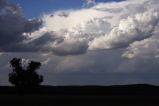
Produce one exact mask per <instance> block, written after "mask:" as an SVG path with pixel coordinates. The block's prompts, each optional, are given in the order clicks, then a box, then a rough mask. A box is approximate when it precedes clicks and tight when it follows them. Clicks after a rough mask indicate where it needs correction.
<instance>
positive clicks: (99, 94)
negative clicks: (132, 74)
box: [0, 84, 159, 106]
mask: <svg viewBox="0 0 159 106" xmlns="http://www.w3.org/2000/svg"><path fill="white" fill-rule="evenodd" d="M23 92H24V93H23V95H21V94H19V92H18V91H17V89H16V87H12V86H1V87H0V103H2V104H5V105H13V104H15V105H16V106H21V105H23V106H28V105H31V106H32V105H34V106H52V105H69V106H70V105H71V106H81V105H91V106H100V105H103V104H104V105H108V106H117V105H119V104H120V105H122V106H159V86H153V85H148V84H134V85H113V86H37V87H34V88H29V87H25V88H24V89H23Z"/></svg>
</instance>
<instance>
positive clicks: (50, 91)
mask: <svg viewBox="0 0 159 106" xmlns="http://www.w3.org/2000/svg"><path fill="white" fill-rule="evenodd" d="M21 92H22V93H23V94H42V95H158V96H159V86H154V85H148V84H133V85H112V86H46V85H45V86H39V87H34V88H29V87H23V88H20V89H17V88H15V87H12V86H0V94H17V93H21Z"/></svg>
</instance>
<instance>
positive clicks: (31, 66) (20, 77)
mask: <svg viewBox="0 0 159 106" xmlns="http://www.w3.org/2000/svg"><path fill="white" fill-rule="evenodd" d="M10 64H11V67H12V68H13V71H12V72H11V73H9V82H10V83H11V84H13V85H15V86H18V87H33V86H39V85H40V84H41V83H42V81H43V76H42V75H39V74H37V72H36V71H35V70H37V69H39V68H40V66H41V63H40V62H35V61H31V62H30V63H28V66H27V68H26V69H24V68H23V67H22V59H21V58H13V59H12V60H11V61H10Z"/></svg>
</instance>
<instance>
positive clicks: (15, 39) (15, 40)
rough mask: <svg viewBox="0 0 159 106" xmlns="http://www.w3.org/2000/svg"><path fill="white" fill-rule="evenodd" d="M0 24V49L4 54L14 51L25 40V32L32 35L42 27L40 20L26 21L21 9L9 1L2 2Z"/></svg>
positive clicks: (2, 0) (3, 0)
mask: <svg viewBox="0 0 159 106" xmlns="http://www.w3.org/2000/svg"><path fill="white" fill-rule="evenodd" d="M0 23H1V24H0V37H1V40H0V49H1V51H2V52H3V51H4V52H7V51H14V49H15V48H18V46H20V45H21V43H22V41H23V40H24V39H25V37H24V36H23V35H22V34H23V33H24V32H25V33H31V32H32V31H34V30H37V29H38V28H39V26H40V25H41V21H40V20H36V19H34V20H28V19H26V18H25V17H24V16H23V14H22V12H21V8H20V7H19V6H17V5H14V4H11V3H9V2H8V1H7V0H1V1H0ZM11 47H13V48H14V49H12V48H11ZM15 51H16V49H15Z"/></svg>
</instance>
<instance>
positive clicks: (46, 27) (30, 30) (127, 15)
mask: <svg viewBox="0 0 159 106" xmlns="http://www.w3.org/2000/svg"><path fill="white" fill-rule="evenodd" d="M86 1H87V2H86V3H89V4H90V3H93V4H94V5H93V6H91V7H87V8H81V9H76V10H71V9H68V10H59V11H54V12H52V13H48V14H44V15H43V16H42V17H39V19H26V18H25V17H24V15H23V13H22V12H21V8H20V7H19V6H17V5H14V4H11V3H9V2H7V1H6V0H1V1H0V23H1V25H0V34H1V41H0V50H1V51H2V52H26V51H28V52H52V53H53V54H56V55H77V54H84V53H87V52H88V51H99V50H107V49H108V50H109V49H118V48H125V49H126V51H125V52H124V53H123V57H127V58H133V57H135V56H136V55H137V54H143V53H140V50H139V49H138V51H135V50H134V49H136V48H140V49H142V51H146V52H144V55H146V54H148V53H149V54H150V53H151V51H152V50H149V49H147V47H143V46H141V45H144V43H148V44H149V45H156V43H157V42H158V41H156V40H157V39H158V37H157V36H158V34H156V31H157V30H158V27H157V26H158V20H159V8H158V6H157V4H158V3H159V1H158V0H140V1H139V0H126V1H120V2H106V3H96V2H95V0H86ZM154 33H155V34H154ZM154 36H155V37H154ZM153 38H155V39H153ZM148 39H149V40H150V41H149V40H148ZM152 40H155V41H152ZM151 41H152V43H153V44H152V43H151ZM154 43H155V44H154ZM148 44H147V45H148ZM156 48H157V49H158V46H155V47H154V49H155V50H156ZM132 51H135V52H132ZM142 51H141V52H142ZM156 52H157V51H156Z"/></svg>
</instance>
